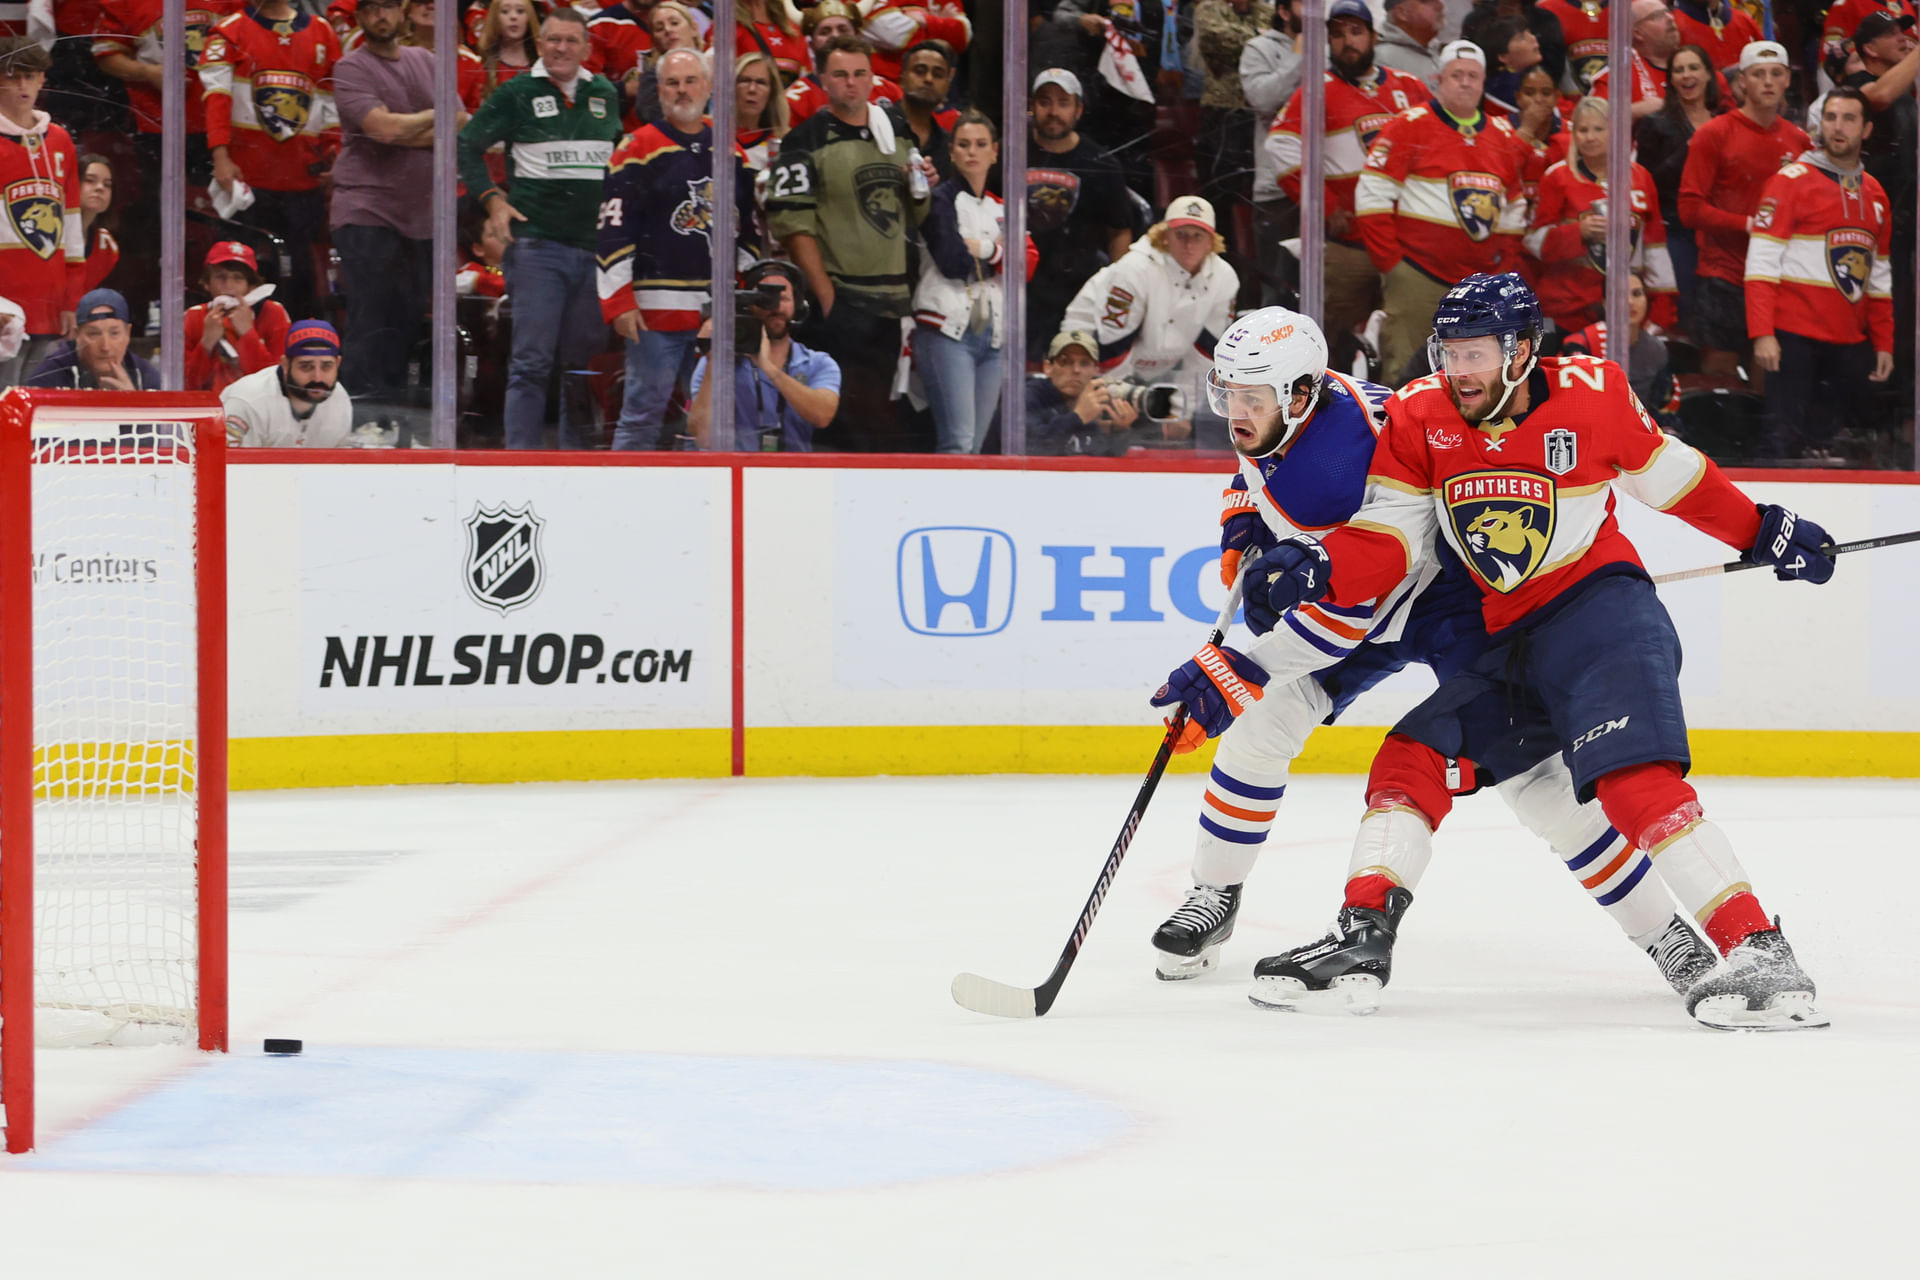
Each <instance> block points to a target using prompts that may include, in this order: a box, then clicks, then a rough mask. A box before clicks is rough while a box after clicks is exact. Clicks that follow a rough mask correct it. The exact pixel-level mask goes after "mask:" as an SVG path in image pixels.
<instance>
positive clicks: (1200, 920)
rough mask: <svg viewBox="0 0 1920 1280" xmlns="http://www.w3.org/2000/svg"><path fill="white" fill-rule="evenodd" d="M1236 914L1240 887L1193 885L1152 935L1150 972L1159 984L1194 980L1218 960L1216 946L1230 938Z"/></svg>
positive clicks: (1218, 954) (1237, 913)
mask: <svg viewBox="0 0 1920 1280" xmlns="http://www.w3.org/2000/svg"><path fill="white" fill-rule="evenodd" d="M1239 914H1240V886H1239V885H1237V884H1230V885H1227V886H1225V887H1224V888H1215V887H1214V886H1213V885H1210V884H1196V885H1195V886H1193V888H1191V889H1189V890H1187V900H1186V901H1185V902H1183V903H1181V904H1180V909H1179V910H1178V911H1176V912H1174V913H1173V914H1172V915H1171V916H1168V917H1167V921H1166V923H1165V924H1163V925H1161V926H1160V927H1159V928H1158V929H1155V930H1154V931H1153V949H1154V952H1155V955H1154V962H1153V972H1154V974H1155V976H1157V977H1158V978H1159V979H1160V980H1161V981H1162V982H1180V981H1183V980H1185V979H1187V978H1197V977H1199V976H1200V975H1201V974H1203V973H1205V972H1207V971H1208V970H1210V969H1212V968H1213V966H1214V965H1215V963H1217V962H1218V960H1219V958H1220V944H1221V943H1223V942H1225V941H1226V940H1227V939H1228V938H1231V937H1232V936H1233V920H1234V917H1235V916H1237V915H1239Z"/></svg>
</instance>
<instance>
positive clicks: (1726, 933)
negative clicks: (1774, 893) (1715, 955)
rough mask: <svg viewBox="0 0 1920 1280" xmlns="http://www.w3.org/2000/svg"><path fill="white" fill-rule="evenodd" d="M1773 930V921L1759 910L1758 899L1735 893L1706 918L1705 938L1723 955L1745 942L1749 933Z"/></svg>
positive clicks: (1746, 894)
mask: <svg viewBox="0 0 1920 1280" xmlns="http://www.w3.org/2000/svg"><path fill="white" fill-rule="evenodd" d="M1771 928H1773V921H1771V920H1769V919H1767V913H1766V912H1764V911H1762V910H1761V909H1760V899H1758V898H1756V897H1754V896H1753V895H1752V894H1750V893H1736V894H1734V895H1733V896H1732V897H1731V898H1728V899H1727V900H1726V901H1725V902H1723V903H1721V904H1720V905H1719V907H1718V908H1716V909H1715V911H1714V913H1713V914H1712V915H1710V916H1708V917H1707V936H1708V937H1709V938H1712V939H1713V945H1714V946H1716V947H1718V948H1720V954H1721V955H1725V954H1727V952H1729V951H1731V950H1733V949H1734V948H1735V947H1737V946H1739V945H1740V944H1741V943H1743V942H1745V941H1746V940H1747V935H1748V934H1750V933H1758V932H1760V930H1762V929H1771Z"/></svg>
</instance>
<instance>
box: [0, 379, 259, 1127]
mask: <svg viewBox="0 0 1920 1280" xmlns="http://www.w3.org/2000/svg"><path fill="white" fill-rule="evenodd" d="M225 466H226V431H225V423H224V419H223V415H222V413H221V411H220V404H219V401H218V400H217V399H216V398H215V397H213V396H211V395H206V394H202V393H192V392H86V391H42V390H30V389H25V388H18V387H16V388H13V389H11V390H9V391H7V392H5V394H4V395H0V1127H3V1128H4V1131H5V1148H6V1150H8V1151H16V1152H17V1151H26V1150H30V1149H31V1148H32V1146H33V1141H34V1050H35V1045H36V1042H38V1043H39V1044H41V1045H42V1046H43V1047H45V1046H54V1045H71V1044H116V1043H118V1044H127V1043H154V1042H157V1041H163V1040H190V1041H192V1042H194V1043H196V1044H198V1046H199V1047H200V1048H201V1049H205V1050H210V1051H222V1050H225V1048H226V1047H227V690H226V622H227V616H226V472H225Z"/></svg>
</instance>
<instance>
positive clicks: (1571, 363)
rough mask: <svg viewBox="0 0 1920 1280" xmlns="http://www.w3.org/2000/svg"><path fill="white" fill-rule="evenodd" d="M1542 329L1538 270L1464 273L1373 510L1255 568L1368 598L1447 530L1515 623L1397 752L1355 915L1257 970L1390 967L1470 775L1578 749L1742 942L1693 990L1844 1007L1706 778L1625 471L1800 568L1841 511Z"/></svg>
mask: <svg viewBox="0 0 1920 1280" xmlns="http://www.w3.org/2000/svg"><path fill="white" fill-rule="evenodd" d="M1540 329H1541V319H1540V312H1539V305H1538V303H1537V302H1536V301H1535V299H1534V297H1533V294H1532V292H1531V291H1530V290H1529V289H1528V288H1527V286H1526V284H1525V282H1523V281H1522V280H1521V279H1520V278H1519V277H1518V276H1514V275H1504V276H1475V277H1471V278H1469V279H1468V280H1465V281H1463V282H1462V283H1461V284H1460V285H1459V286H1458V287H1456V288H1455V289H1453V290H1452V291H1450V292H1449V293H1448V295H1447V297H1446V299H1445V300H1444V301H1443V302H1442V304H1441V307H1440V309H1439V311H1438V312H1437V313H1436V315H1435V318H1434V330H1435V331H1434V336H1433V338H1432V340H1431V342H1430V346H1431V348H1432V356H1433V359H1434V363H1435V366H1436V367H1437V368H1439V369H1440V370H1441V372H1440V373H1437V374H1435V375H1434V376H1432V377H1430V378H1423V379H1421V380H1419V381H1417V382H1414V383H1410V384H1409V385H1408V386H1406V387H1404V388H1402V389H1401V391H1400V392H1399V394H1398V395H1397V396H1396V397H1395V398H1394V399H1393V400H1392V401H1390V402H1389V404H1388V406H1387V426H1386V429H1385V431H1384V432H1383V434H1382V435H1381V439H1380V445H1379V448H1378V449H1377V450H1376V451H1375V453H1374V458H1373V464H1372V467H1371V470H1370V473H1369V475H1368V481H1367V498H1366V501H1365V503H1364V504H1363V505H1362V506H1361V508H1360V510H1359V511H1358V512H1357V513H1356V514H1355V516H1354V517H1353V519H1352V520H1351V521H1350V522H1349V523H1348V524H1347V525H1345V526H1344V527H1342V528H1340V529H1337V530H1335V531H1334V532H1332V533H1330V534H1328V535H1327V536H1326V538H1325V539H1324V540H1316V539H1314V538H1311V537H1306V536H1296V537H1294V538H1291V539H1287V540H1284V541H1282V542H1281V543H1280V544H1279V545H1278V546H1277V547H1274V548H1272V549H1270V550H1268V551H1267V552H1265V553H1263V554H1262V556H1261V559H1260V562H1259V563H1258V564H1256V565H1255V566H1254V567H1253V568H1252V569H1250V570H1249V573H1250V580H1251V581H1252V582H1253V583H1254V584H1255V587H1254V589H1255V590H1258V591H1261V592H1262V593H1263V594H1265V596H1266V597H1267V599H1266V603H1267V605H1268V606H1269V607H1270V608H1272V609H1274V610H1276V611H1279V610H1286V609H1291V608H1295V607H1297V606H1300V605H1303V604H1309V603H1314V602H1323V606H1322V607H1334V608H1340V607H1348V606H1351V605H1352V604H1353V603H1354V602H1356V601H1362V600H1368V599H1372V598H1373V597H1374V596H1376V595H1377V594H1378V593H1379V592H1380V591H1382V590H1385V589H1387V588H1389V587H1391V586H1392V585H1393V584H1394V583H1397V582H1399V581H1400V580H1401V579H1402V578H1403V577H1404V576H1405V575H1406V574H1407V572H1408V571H1409V569H1410V568H1411V567H1413V566H1416V565H1418V564H1419V563H1420V562H1421V561H1422V560H1423V559H1424V558H1425V557H1426V556H1427V555H1428V554H1430V553H1431V549H1432V545H1433V539H1434V537H1435V536H1436V534H1437V535H1438V536H1439V537H1440V538H1441V539H1443V540H1444V541H1445V543H1446V545H1447V546H1449V547H1450V548H1452V549H1453V551H1454V552H1456V553H1457V554H1458V555H1459V556H1460V558H1461V560H1462V561H1464V562H1465V564H1466V565H1467V567H1468V569H1469V571H1470V572H1471V573H1472V575H1473V577H1474V579H1475V580H1476V581H1477V583H1478V586H1479V589H1480V592H1481V600H1482V609H1483V611H1484V614H1485V617H1486V623H1487V630H1488V632H1489V633H1490V635H1491V637H1492V643H1491V644H1490V646H1489V647H1488V648H1487V650H1486V651H1485V653H1483V654H1482V655H1481V657H1480V658H1479V659H1477V660H1476V661H1475V662H1474V663H1472V664H1471V665H1470V666H1469V667H1468V668H1467V669H1466V670H1465V671H1462V672H1460V673H1458V674H1456V675H1453V676H1451V677H1449V678H1448V679H1446V680H1445V681H1443V682H1442V683H1441V685H1440V688H1439V689H1438V690H1436V691H1435V692H1434V693H1433V695H1432V696H1430V697H1429V698H1428V699H1427V700H1426V701H1425V702H1423V703H1421V704H1420V706H1418V707H1416V708H1415V709H1414V710H1413V711H1411V712H1409V713H1408V714H1407V716H1406V717H1404V718H1403V719H1402V720H1401V721H1400V723H1399V724H1398V725H1396V726H1395V728H1394V731H1393V732H1392V733H1391V734H1390V735H1389V736H1388V738H1387V740H1386V742H1385V743H1384V744H1383V745H1382V747H1381V749H1380V751H1379V754H1378V755H1376V756H1375V758H1374V763H1373V769H1372V773H1371V776H1370V777H1369V779H1368V782H1367V804H1368V809H1367V814H1366V817H1365V818H1364V819H1363V820H1362V823H1361V827H1360V832H1359V835H1358V837H1357V838H1356V841H1355V847H1354V856H1353V860H1352V864H1351V867H1350V872H1349V879H1348V882H1347V893H1346V902H1345V905H1344V907H1343V909H1342V911H1341V917H1340V921H1339V923H1338V924H1336V926H1335V929H1334V932H1333V934H1332V935H1330V936H1329V937H1328V938H1326V939H1323V940H1322V941H1321V942H1319V943H1315V944H1313V945H1311V946H1308V947H1302V948H1296V949H1295V950H1293V951H1289V952H1287V953H1285V954H1283V955H1279V956H1273V957H1269V958H1268V959H1266V960H1263V961H1261V962H1260V964H1259V966H1257V967H1256V969H1255V982H1256V986H1258V985H1259V984H1263V983H1264V984H1267V986H1269V987H1270V988H1272V989H1273V990H1274V991H1275V992H1279V993H1284V995H1285V996H1286V998H1289V999H1294V1000H1299V999H1304V998H1306V997H1308V996H1311V995H1312V994H1314V993H1316V992H1321V991H1329V990H1335V989H1337V986H1338V985H1339V984H1346V985H1353V984H1361V985H1364V984H1368V983H1371V984H1374V985H1376V986H1384V985H1385V982H1386V980H1387V977H1388V973H1389V961H1390V957H1391V950H1392V944H1393V939H1394V936H1395V934H1396V933H1397V931H1398V928H1399V925H1400V922H1401V917H1402V916H1403V915H1404V914H1405V912H1406V909H1407V907H1408V905H1409V904H1410V903H1411V902H1412V900H1413V888H1414V883H1415V882H1416V881H1417V879H1418V877H1419V875H1420V873H1421V872H1422V871H1423V870H1424V869H1425V866H1426V863H1427V860H1428V858H1429V857H1430V856H1431V854H1432V833H1433V831H1434V829H1435V828H1437V827H1438V826H1439V825H1440V822H1441V820H1442V819H1444V818H1445V817H1446V815H1447V812H1448V810H1449V809H1451V808H1452V805H1453V797H1454V796H1455V795H1458V794H1464V793H1466V792H1470V791H1472V790H1474V789H1476V788H1477V787H1479V786H1482V785H1486V784H1488V783H1493V782H1498V781H1500V780H1502V779H1504V778H1508V777H1512V776H1514V775H1515V774H1516V773H1518V772H1522V771H1524V770H1526V769H1529V768H1533V767H1535V766H1537V765H1538V764H1539V763H1540V762H1541V761H1542V760H1544V759H1546V758H1548V757H1549V756H1551V755H1552V754H1554V753H1555V752H1558V753H1559V754H1560V755H1561V756H1562V757H1563V758H1564V759H1565V760H1566V762H1567V767H1568V768H1569V769H1570V770H1571V772H1572V774H1573V781H1574V785H1575V788H1576V792H1577V794H1578V795H1579V797H1580V798H1581V799H1583V800H1585V799H1588V798H1590V797H1595V796H1597V797H1598V798H1599V801H1600V804H1601V807H1602V808H1603V809H1604V810H1605V812H1606V815H1607V817H1608V819H1609V820H1610V822H1611V823H1612V826H1613V828H1614V829H1615V830H1617V831H1619V832H1620V833H1621V834H1623V835H1625V836H1626V837H1627V838H1628V840H1629V841H1631V842H1632V844H1633V846H1635V847H1637V848H1639V849H1642V850H1645V851H1646V853H1647V854H1648V855H1649V856H1650V857H1652V858H1653V860H1654V866H1655V868H1656V870H1658V871H1659V873H1660V875H1661V878H1662V879H1663V880H1665V881H1666V884H1667V886H1668V888H1670V889H1671V890H1672V891H1673V892H1674V894H1675V896H1676V897H1678V898H1679V900H1680V902H1681V904H1682V905H1683V906H1684V907H1685V908H1686V909H1687V910H1688V911H1690V912H1691V913H1692V914H1693V917H1694V919H1695V920H1696V921H1697V922H1699V924H1700V925H1701V927H1702V928H1703V929H1704V930H1705V932H1706V934H1707V936H1708V937H1709V938H1710V939H1711V940H1712V941H1713V942H1714V944H1715V945H1716V946H1717V947H1718V948H1719V950H1720V952H1721V954H1722V955H1723V956H1724V957H1725V961H1724V963H1723V964H1722V965H1721V967H1720V968H1718V969H1716V970H1715V971H1713V972H1712V973H1710V974H1708V975H1707V976H1706V977H1704V978H1702V979H1701V980H1700V981H1699V982H1697V983H1695V984H1694V986H1693V987H1692V989H1691V990H1689V991H1688V993H1687V996H1686V1004H1687V1009H1688V1011H1689V1012H1690V1013H1692V1014H1693V1016H1694V1017H1695V1018H1696V1019H1697V1020H1699V1021H1700V1022H1701V1023H1703V1024H1704V1025H1707V1026H1712V1027H1718V1028H1726V1029H1748V1028H1751V1029H1766V1030H1790V1029H1797V1028H1802V1027H1814V1026H1824V1025H1826V1019H1825V1017H1824V1016H1823V1015H1821V1014H1820V1013H1819V1012H1818V1011H1817V1010H1816V1009H1815V1008H1814V1004H1813V1000H1814V994H1815V991H1814V984H1813V981H1812V979H1810V978H1809V977H1807V975H1806V973H1805V971H1804V970H1802V969H1801V968H1800V965H1799V964H1798V962H1797V961H1796V960H1795V958H1794V955H1793V950H1792V948H1791V947H1790V946H1788V944H1787V941H1786V938H1785V935H1784V934H1782V933H1781V931H1780V928H1779V923H1778V921H1777V920H1776V921H1770V920H1769V919H1768V918H1767V915H1766V913H1765V912H1764V911H1762V910H1761V907H1760V903H1759V901H1758V899H1756V898H1755V896H1754V893H1753V890H1752V887H1751V885H1750V884H1749V883H1748V879H1747V874H1746V872H1745V871H1744V870H1743V869H1742V868H1741V866H1740V863H1739V861H1738V859H1737V858H1736V857H1735V856H1734V852H1733V846H1732V844H1731V843H1730V842H1729V841H1728V839H1727V837H1726V835H1725V833H1723V832H1722V831H1721V830H1720V829H1719V828H1718V827H1717V826H1715V825H1714V824H1713V823H1712V822H1711V821H1709V820H1707V818H1706V817H1705V815H1704V812H1703V811H1702V808H1701V805H1700V801H1699V798H1698V797H1697V796H1696V795H1695V794H1694V791H1693V788H1692V787H1691V786H1689V785H1688V783H1687V781H1686V776H1685V775H1686V771H1687V767H1688V765H1689V763H1690V757H1689V754H1688V747H1687V732H1686V722H1685V719H1684V716H1683V714H1682V710H1681V700H1680V690H1679V666H1680V645H1679V640H1678V637H1677V636H1676V634H1675V632H1674V629H1673V624H1672V622H1671V620H1670V619H1669V618H1668V617H1667V613H1666V610H1665V609H1664V608H1662V607H1661V604H1660V601H1659V598H1658V596H1657V595H1656V594H1655V592H1654V589H1653V584H1652V581H1651V579H1649V578H1648V576H1647V574H1646V571H1645V569H1644V568H1642V567H1641V564H1640V560H1639V556H1638V555H1637V554H1636V552H1635V551H1634V548H1633V544H1632V543H1630V542H1629V541H1628V540H1627V538H1626V536H1625V535H1624V534H1622V533H1621V531H1620V527H1619V524H1618V523H1617V522H1616V520H1615V519H1614V514H1613V504H1614V492H1615V490H1616V489H1618V490H1619V491H1621V492H1624V493H1626V494H1628V495H1629V496H1632V497H1634V498H1636V499H1638V500H1639V501H1641V502H1644V503H1646V504H1647V505H1649V506H1651V507H1654V508H1655V509H1657V510H1661V511H1665V512H1667V513H1668V514H1670V515H1674V516H1677V517H1679V518H1680V519H1682V520H1685V521H1686V522H1687V523H1689V524H1691V525H1693V526H1694V527H1695V528H1697V529H1700V530H1701V531H1703V532H1705V533H1709V534H1711V535H1713V536H1714V537H1715V538H1718V539H1719V540H1721V541H1723V542H1725V543H1727V544H1728V545H1730V546H1734V547H1738V548H1740V549H1741V554H1742V558H1743V559H1748V560H1751V561H1754V562H1756V563H1763V564H1770V565H1772V566H1773V567H1774V572H1775V575H1776V576H1777V577H1779V578H1782V579H1795V578H1799V579H1804V580H1806V581H1810V582H1816V583H1817V582H1825V581H1827V579H1828V578H1830V577H1831V576H1832V574H1833V568H1834V561H1833V556H1832V553H1831V551H1830V550H1828V549H1827V543H1828V539H1827V535H1826V532H1825V530H1823V529H1821V528H1820V527H1819V526H1818V525H1816V524H1814V523H1813V522H1812V521H1810V520H1805V519H1802V518H1800V517H1798V516H1796V515H1795V514H1794V513H1793V512H1791V511H1787V510H1785V509H1784V508H1781V507H1776V506H1756V505H1755V504H1754V503H1753V501H1752V500H1751V499H1749V498H1748V497H1747V496H1746V495H1745V494H1743V493H1741V492H1740V490H1739V489H1737V488H1735V487H1734V485H1733V484H1732V483H1731V482H1730V481H1728V480H1727V478H1726V477H1725V476H1724V475H1722V474H1721V473H1720V470H1719V468H1717V467H1715V466H1714V464H1713V463H1712V462H1711V461H1710V460H1709V459H1707V458H1706V457H1705V456H1704V455H1702V454H1701V453H1699V452H1698V451H1697V450H1695V449H1693V448H1692V447H1691V446H1689V445H1687V444H1686V443H1685V442H1684V441H1681V440H1679V439H1676V438H1673V437H1669V436H1667V435H1665V434H1663V433H1662V432H1661V431H1660V430H1659V428H1658V427H1656V426H1655V425H1654V424H1653V422H1652V420H1651V419H1649V418H1648V417H1647V415H1646V412H1645V410H1644V409H1642V408H1641V406H1640V403H1639V401H1638V400H1636V399H1635V398H1634V395H1633V393H1632V391H1631V390H1630V389H1629V388H1628V386H1627V382H1626V378H1625V376H1624V375H1623V374H1622V372H1621V370H1620V367H1619V366H1618V365H1615V364H1613V363H1611V362H1610V361H1604V360H1594V359H1592V358H1590V357H1582V356H1574V357H1561V358H1554V359H1547V360H1542V359H1540V358H1539V357H1538V355H1537V349H1538V343H1539V341H1540ZM1256 1001H1257V1002H1262V1001H1259V998H1258V996H1256ZM1263 1003H1264V1002H1263Z"/></svg>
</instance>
